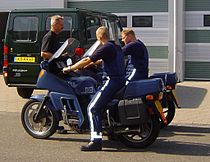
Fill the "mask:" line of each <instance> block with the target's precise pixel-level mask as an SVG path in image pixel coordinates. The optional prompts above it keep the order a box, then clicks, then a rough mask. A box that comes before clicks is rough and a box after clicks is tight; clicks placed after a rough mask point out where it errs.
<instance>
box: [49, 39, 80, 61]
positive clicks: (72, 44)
mask: <svg viewBox="0 0 210 162" xmlns="http://www.w3.org/2000/svg"><path fill="white" fill-rule="evenodd" d="M77 47H79V41H78V40H76V39H74V38H69V39H67V40H66V41H65V42H64V43H63V45H62V46H61V47H60V48H59V49H58V50H57V51H56V52H55V54H54V55H53V56H52V57H51V58H50V59H49V60H48V62H49V63H50V62H51V61H53V60H54V59H56V58H59V57H60V56H61V55H62V54H63V53H65V52H68V53H70V54H74V52H75V49H76V48H77Z"/></svg>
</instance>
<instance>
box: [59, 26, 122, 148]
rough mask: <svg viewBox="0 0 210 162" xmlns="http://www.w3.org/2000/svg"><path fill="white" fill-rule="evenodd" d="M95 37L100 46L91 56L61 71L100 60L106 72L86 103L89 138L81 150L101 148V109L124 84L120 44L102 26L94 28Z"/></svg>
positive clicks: (75, 68) (67, 70)
mask: <svg viewBox="0 0 210 162" xmlns="http://www.w3.org/2000/svg"><path fill="white" fill-rule="evenodd" d="M96 37H97V39H98V40H99V41H100V42H101V44H102V46H101V47H100V48H99V49H97V51H96V52H95V53H94V54H93V55H92V56H89V57H86V58H83V59H82V60H80V61H79V62H77V63H76V64H74V65H72V66H68V67H65V68H64V69H63V72H64V73H66V72H69V71H71V70H72V71H74V70H77V69H80V68H82V67H85V66H87V65H89V64H92V63H93V62H96V61H98V60H102V61H103V63H104V71H105V72H106V73H107V80H106V82H105V83H104V84H103V85H102V86H101V88H99V90H98V91H97V93H96V94H95V95H94V97H93V98H92V100H91V102H90V103H89V105H88V117H89V123H90V131H91V139H90V143H89V144H88V145H86V146H82V147H81V150H82V151H100V150H101V149H102V117H101V116H102V111H103V109H104V108H105V107H106V105H107V104H108V103H109V102H110V101H111V100H112V99H113V97H114V95H115V93H116V92H117V91H118V90H120V89H121V88H122V87H123V86H124V85H125V74H124V69H125V67H124V55H123V53H122V50H121V48H120V46H118V45H116V44H115V42H114V41H110V36H109V31H108V29H107V28H106V27H104V26H102V27H99V28H98V29H97V30H96Z"/></svg>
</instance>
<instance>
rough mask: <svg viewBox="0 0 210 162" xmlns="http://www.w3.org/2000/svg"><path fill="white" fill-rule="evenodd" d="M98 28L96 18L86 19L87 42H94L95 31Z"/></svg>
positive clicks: (98, 23) (98, 24)
mask: <svg viewBox="0 0 210 162" xmlns="http://www.w3.org/2000/svg"><path fill="white" fill-rule="evenodd" d="M99 26H100V21H99V19H98V17H89V16H88V17H86V34H87V40H96V30H97V29H98V27H99Z"/></svg>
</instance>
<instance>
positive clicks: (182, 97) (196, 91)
mask: <svg viewBox="0 0 210 162" xmlns="http://www.w3.org/2000/svg"><path fill="white" fill-rule="evenodd" d="M206 93H207V89H204V88H199V87H187V86H180V85H177V89H176V94H177V97H178V99H179V102H180V105H181V107H182V108H198V107H199V105H200V104H201V103H202V101H203V99H204V97H205V95H206Z"/></svg>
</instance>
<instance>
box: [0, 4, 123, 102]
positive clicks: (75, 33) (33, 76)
mask: <svg viewBox="0 0 210 162" xmlns="http://www.w3.org/2000/svg"><path fill="white" fill-rule="evenodd" d="M57 14H59V15H61V16H63V17H64V29H63V31H62V32H61V36H60V37H61V39H60V44H61V45H62V44H63V43H64V42H65V40H66V39H67V38H70V37H73V38H76V39H77V40H79V41H80V47H78V49H77V50H76V51H77V53H78V55H83V54H84V51H85V50H86V49H88V48H89V47H90V46H91V45H92V44H93V43H94V42H95V41H96V36H95V31H96V29H97V28H98V27H99V26H101V25H104V26H106V27H108V29H109V32H110V36H111V39H112V40H115V41H116V42H119V40H118V37H119V36H120V34H119V31H120V30H121V27H120V24H119V20H118V17H117V16H116V15H114V14H109V13H102V12H96V11H90V10H84V9H77V8H66V9H17V10H12V11H10V12H9V16H8V22H7V27H6V33H5V40H4V65H3V76H4V80H5V83H6V85H8V86H10V87H17V92H18V94H19V95H20V96H21V97H23V98H29V97H30V96H31V94H32V93H33V90H34V89H35V88H37V87H36V81H37V78H38V74H39V72H40V66H39V65H40V62H41V61H42V58H41V55H40V51H41V44H42V43H41V42H42V38H43V36H44V35H45V34H46V33H47V32H48V31H49V30H50V17H51V16H52V15H57Z"/></svg>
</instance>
